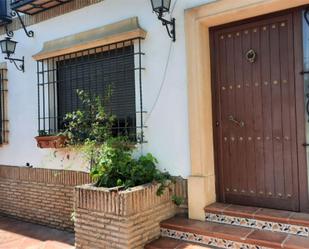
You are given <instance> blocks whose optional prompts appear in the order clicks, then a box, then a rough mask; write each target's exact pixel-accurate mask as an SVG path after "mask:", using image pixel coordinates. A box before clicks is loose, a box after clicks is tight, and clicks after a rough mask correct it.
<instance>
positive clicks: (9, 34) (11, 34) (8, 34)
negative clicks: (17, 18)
mask: <svg viewBox="0 0 309 249" xmlns="http://www.w3.org/2000/svg"><path fill="white" fill-rule="evenodd" d="M4 28H5V33H6V35H7V36H8V37H13V36H14V32H13V31H12V30H9V29H8V26H7V25H5V26H4Z"/></svg>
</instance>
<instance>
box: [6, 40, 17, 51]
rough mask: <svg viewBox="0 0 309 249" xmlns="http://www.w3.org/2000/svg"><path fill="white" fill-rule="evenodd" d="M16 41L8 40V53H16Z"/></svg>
mask: <svg viewBox="0 0 309 249" xmlns="http://www.w3.org/2000/svg"><path fill="white" fill-rule="evenodd" d="M16 43H17V42H15V41H12V40H8V41H7V45H6V46H7V53H8V54H14V53H15V48H16Z"/></svg>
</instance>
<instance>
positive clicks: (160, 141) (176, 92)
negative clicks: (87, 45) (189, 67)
mask: <svg viewBox="0 0 309 249" xmlns="http://www.w3.org/2000/svg"><path fill="white" fill-rule="evenodd" d="M176 1H177V3H176V7H175V9H174V13H173V17H175V18H176V22H177V31H176V32H177V41H176V43H173V44H172V45H171V46H172V48H171V56H170V61H169V65H168V69H167V77H166V79H165V83H164V85H163V87H162V89H161V94H160V95H159V98H158V101H157V104H156V105H155V107H154V109H153V111H152V113H151V115H149V114H148V115H146V119H147V124H146V125H147V126H148V128H147V129H146V139H147V141H148V143H147V144H145V145H143V148H142V152H143V153H146V152H151V153H152V154H154V156H156V157H157V158H158V160H159V162H160V167H161V168H162V169H163V168H164V169H166V170H168V171H169V172H170V173H172V174H173V175H181V176H183V177H187V176H188V175H189V174H190V153H189V128H188V103H187V102H188V100H187V95H188V94H187V75H186V52H185V33H184V10H185V9H187V8H191V7H194V6H197V5H201V4H204V3H207V2H209V1H210V0H173V1H172V4H174V3H175V2H176ZM134 16H138V18H139V22H140V25H141V27H142V28H143V29H145V30H146V31H147V32H148V35H147V38H146V40H145V41H144V42H143V44H142V46H143V51H144V52H145V53H146V55H145V56H144V57H143V66H144V67H146V71H145V72H144V73H143V101H144V109H145V110H146V111H150V110H151V109H152V108H153V106H154V103H155V102H156V99H157V96H158V94H159V92H160V88H161V83H162V80H163V75H164V69H165V65H166V62H167V58H168V52H169V47H170V44H171V40H170V39H169V37H168V36H167V33H166V31H165V28H164V27H163V26H162V25H161V23H160V22H159V21H158V20H157V18H156V16H155V14H153V13H152V12H151V4H150V0H105V1H104V2H101V3H98V4H95V5H91V6H89V7H86V8H83V9H80V10H77V11H74V12H71V13H68V14H65V15H62V16H59V17H56V18H53V19H49V20H47V21H45V22H41V23H38V24H36V25H33V26H31V27H29V29H32V30H33V31H34V32H35V37H34V38H28V37H26V35H25V33H24V31H23V30H19V31H16V32H15V36H14V39H15V40H17V41H18V42H19V43H18V45H17V50H16V54H15V57H21V56H23V55H24V56H25V60H26V61H25V66H26V68H25V70H26V72H25V73H21V72H19V71H17V70H16V69H15V67H14V65H13V64H8V69H9V70H8V79H9V84H8V89H9V95H8V96H9V97H8V115H9V120H10V128H9V129H10V135H9V144H8V145H5V146H3V147H1V148H0V164H4V165H18V166H24V165H25V164H26V163H27V162H29V163H30V164H32V165H34V166H35V167H51V168H63V167H66V168H70V169H78V168H80V167H81V166H82V165H84V164H82V165H81V164H80V163H79V160H78V159H77V158H75V156H74V155H71V157H70V159H69V160H68V158H66V155H67V152H66V151H54V150H46V149H45V150H42V149H38V148H37V147H36V142H35V140H34V137H35V136H36V135H37V130H38V127H37V123H38V120H37V108H38V104H37V78H36V76H37V75H36V62H35V61H34V60H33V59H32V55H34V54H36V53H38V52H39V51H40V50H41V49H42V47H43V43H44V42H45V41H49V40H53V39H57V38H61V37H63V36H67V35H71V34H75V33H79V32H82V31H87V30H89V29H92V28H96V27H100V26H103V25H106V24H110V23H114V22H117V21H120V20H123V19H126V18H130V17H134ZM1 38H3V37H1ZM0 60H1V61H3V57H2V56H1V57H0Z"/></svg>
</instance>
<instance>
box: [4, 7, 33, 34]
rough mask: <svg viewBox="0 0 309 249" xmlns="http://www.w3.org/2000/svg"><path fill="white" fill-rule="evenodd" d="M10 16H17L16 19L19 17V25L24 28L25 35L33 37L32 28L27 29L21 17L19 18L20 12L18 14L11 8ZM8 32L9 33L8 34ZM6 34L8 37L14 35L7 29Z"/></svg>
mask: <svg viewBox="0 0 309 249" xmlns="http://www.w3.org/2000/svg"><path fill="white" fill-rule="evenodd" d="M11 16H12V17H16V16H17V17H18V19H19V21H20V24H21V26H22V28H23V29H24V31H25V33H26V35H27V36H28V37H34V32H33V31H32V30H29V31H28V30H27V27H26V25H25V23H24V21H23V19H22V18H21V16H20V14H19V12H18V11H15V10H13V11H12V12H11ZM9 34H10V35H9ZM7 35H8V36H9V37H12V36H13V35H14V33H13V31H9V33H8V32H7Z"/></svg>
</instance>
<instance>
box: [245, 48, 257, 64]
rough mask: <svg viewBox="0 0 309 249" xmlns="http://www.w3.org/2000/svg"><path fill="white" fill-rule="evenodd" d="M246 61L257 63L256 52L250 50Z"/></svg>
mask: <svg viewBox="0 0 309 249" xmlns="http://www.w3.org/2000/svg"><path fill="white" fill-rule="evenodd" d="M246 59H247V61H249V62H250V63H254V62H255V61H256V52H255V51H254V50H253V49H249V50H248V51H247V53H246Z"/></svg>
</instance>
